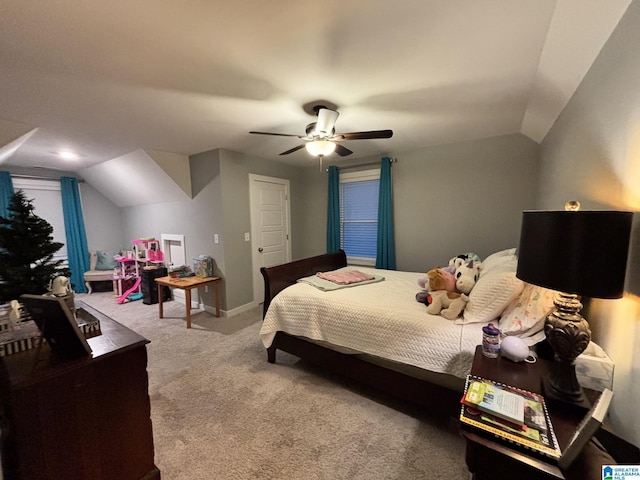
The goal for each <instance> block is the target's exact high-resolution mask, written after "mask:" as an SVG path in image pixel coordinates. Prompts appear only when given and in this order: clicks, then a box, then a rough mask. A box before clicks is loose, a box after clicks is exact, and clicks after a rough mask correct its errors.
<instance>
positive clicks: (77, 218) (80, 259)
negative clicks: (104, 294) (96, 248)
mask: <svg viewBox="0 0 640 480" xmlns="http://www.w3.org/2000/svg"><path fill="white" fill-rule="evenodd" d="M60 187H61V190H62V211H63V214H64V231H65V234H66V237H67V255H68V257H69V269H70V270H71V283H72V284H73V288H74V290H75V292H76V293H87V287H86V286H85V284H84V272H86V271H88V270H89V266H90V264H89V247H87V234H86V232H85V229H84V220H83V218H82V205H81V203H80V190H79V189H78V180H77V179H75V178H71V177H61V178H60Z"/></svg>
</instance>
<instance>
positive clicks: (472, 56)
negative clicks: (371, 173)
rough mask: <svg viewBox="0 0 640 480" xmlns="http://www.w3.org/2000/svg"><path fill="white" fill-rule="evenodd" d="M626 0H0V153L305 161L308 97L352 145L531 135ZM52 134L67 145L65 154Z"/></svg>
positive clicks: (44, 161) (395, 147)
mask: <svg viewBox="0 0 640 480" xmlns="http://www.w3.org/2000/svg"><path fill="white" fill-rule="evenodd" d="M629 3H630V0H606V1H604V0H509V1H504V0H452V1H444V0H397V1H395V2H390V1H385V0H325V1H323V2H316V1H311V0H277V1H274V0H242V1H236V2H223V1H220V0H218V1H202V0H185V1H180V2H176V1H171V0H140V1H125V0H110V1H98V0H85V1H81V2H78V1H76V0H50V1H45V2H29V1H24V0H3V1H2V2H1V3H0V45H2V47H1V48H0V163H1V164H5V165H13V166H21V167H32V166H38V167H47V168H60V169H64V170H67V171H79V170H82V169H84V168H87V167H90V166H93V165H96V164H99V163H102V162H105V161H107V160H113V159H117V158H125V159H126V158H127V155H129V154H131V153H132V152H136V151H139V150H140V149H145V150H153V151H156V152H166V153H169V154H180V155H190V154H195V153H199V152H203V151H207V150H211V149H215V148H227V149H230V150H234V151H237V152H242V153H246V154H249V155H254V156H259V157H264V158H268V159H274V160H280V161H287V162H291V163H294V164H300V165H303V164H308V163H309V157H308V154H307V153H306V152H305V150H304V149H302V150H300V151H298V152H296V153H293V154H291V155H287V156H279V155H278V154H279V153H281V152H283V151H285V150H288V149H290V148H291V147H294V146H295V145H296V144H298V143H299V139H296V138H291V137H279V136H261V135H249V133H248V132H249V131H250V130H258V131H269V132H279V133H292V134H300V135H303V134H304V129H305V126H306V125H307V124H308V123H310V122H312V121H313V120H314V118H313V116H311V115H309V114H308V113H306V112H305V110H304V109H303V106H304V105H305V104H308V103H309V102H312V101H314V100H316V99H325V100H328V101H330V102H331V103H333V104H335V105H336V106H337V109H338V111H339V112H340V117H339V118H338V121H337V126H336V129H337V130H338V131H346V132H352V131H360V130H378V129H392V130H393V131H394V136H393V138H391V139H385V140H353V141H349V142H345V146H347V147H348V148H350V149H351V150H353V151H354V155H352V157H359V156H369V155H376V154H383V153H387V152H398V151H403V150H412V149H417V148H421V147H425V146H429V145H434V144H442V143H448V142H456V141H462V140H470V139H474V138H481V137H489V136H494V135H501V134H507V133H514V132H522V133H523V134H525V135H527V136H529V137H530V138H532V139H533V140H535V141H541V140H542V139H543V138H544V136H545V135H546V133H547V132H548V130H549V129H550V127H551V126H552V125H553V122H554V121H555V119H556V118H557V116H558V115H559V113H560V112H561V111H562V109H563V107H564V106H565V105H566V102H567V101H568V100H569V98H570V97H571V95H572V94H573V92H574V91H575V89H576V87H577V86H578V85H579V83H580V81H581V80H582V78H583V76H584V74H585V73H586V71H587V70H588V68H589V66H590V65H591V63H592V62H593V60H594V59H595V57H596V56H597V54H598V52H599V51H600V49H601V47H602V45H603V44H604V43H605V42H606V40H607V39H608V37H609V35H610V33H611V31H612V30H613V29H614V28H615V26H616V25H617V23H618V21H619V19H620V17H621V16H622V15H623V14H624V11H625V10H626V8H627V6H628V4H629ZM62 149H69V150H72V151H75V152H77V153H78V154H79V155H80V158H79V159H77V160H74V161H72V162H71V163H70V161H65V160H63V159H61V158H59V157H58V156H57V155H56V152H58V151H60V150H62Z"/></svg>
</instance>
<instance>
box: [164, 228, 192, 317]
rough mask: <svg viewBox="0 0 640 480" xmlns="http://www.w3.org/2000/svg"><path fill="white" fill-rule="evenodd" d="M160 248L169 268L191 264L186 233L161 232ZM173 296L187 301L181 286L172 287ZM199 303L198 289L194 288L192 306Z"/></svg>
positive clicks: (177, 299)
mask: <svg viewBox="0 0 640 480" xmlns="http://www.w3.org/2000/svg"><path fill="white" fill-rule="evenodd" d="M160 248H161V249H162V253H163V254H164V263H165V265H166V266H167V268H169V267H170V266H172V265H173V266H175V267H179V266H181V265H191V263H190V262H189V263H187V247H186V246H185V243H184V235H173V234H170V233H162V234H160ZM172 293H173V298H174V299H175V300H176V301H177V302H180V303H183V304H184V303H185V296H184V290H180V289H179V288H173V289H172ZM198 304H199V300H198V289H197V288H194V289H193V290H192V291H191V307H192V308H197V307H198Z"/></svg>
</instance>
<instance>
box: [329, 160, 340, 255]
mask: <svg viewBox="0 0 640 480" xmlns="http://www.w3.org/2000/svg"><path fill="white" fill-rule="evenodd" d="M327 197H328V202H327V253H331V252H335V251H337V250H340V174H339V171H338V167H336V166H335V165H331V166H330V167H329V192H328V195H327Z"/></svg>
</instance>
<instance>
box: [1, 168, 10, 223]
mask: <svg viewBox="0 0 640 480" xmlns="http://www.w3.org/2000/svg"><path fill="white" fill-rule="evenodd" d="M12 195H13V181H12V180H11V174H10V173H9V172H5V171H2V172H0V217H4V218H7V217H8V216H9V203H11V196H12Z"/></svg>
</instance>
